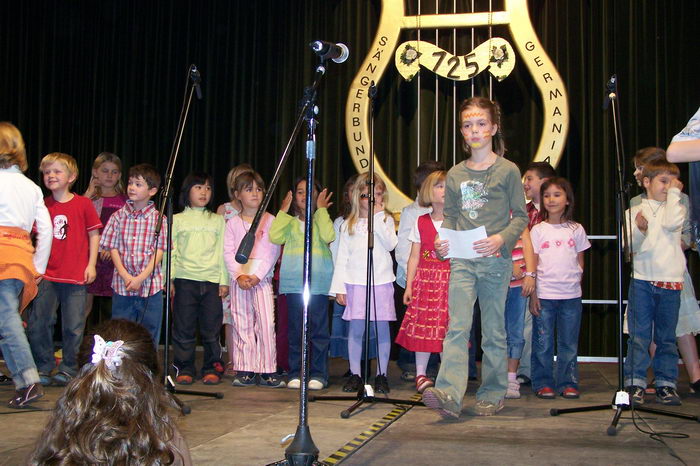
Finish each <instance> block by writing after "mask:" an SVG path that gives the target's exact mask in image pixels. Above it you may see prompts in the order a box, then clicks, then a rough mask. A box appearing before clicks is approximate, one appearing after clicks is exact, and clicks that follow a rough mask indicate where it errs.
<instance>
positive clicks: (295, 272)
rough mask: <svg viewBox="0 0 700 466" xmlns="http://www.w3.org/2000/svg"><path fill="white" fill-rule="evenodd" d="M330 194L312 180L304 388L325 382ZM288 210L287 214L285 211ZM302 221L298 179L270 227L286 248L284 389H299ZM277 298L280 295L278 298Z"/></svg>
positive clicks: (303, 212) (331, 232)
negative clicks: (306, 378) (286, 376)
mask: <svg viewBox="0 0 700 466" xmlns="http://www.w3.org/2000/svg"><path fill="white" fill-rule="evenodd" d="M332 195H333V193H329V192H328V190H327V189H323V190H322V189H321V185H320V184H319V183H318V182H316V183H315V185H314V189H313V193H312V212H310V215H311V216H312V222H313V237H312V238H311V260H312V267H311V277H310V278H311V282H310V283H309V292H310V297H309V301H308V303H309V305H308V329H309V345H310V347H311V354H310V357H311V359H310V370H309V376H310V380H309V381H308V387H309V389H310V390H321V389H322V388H325V387H326V385H327V384H328V344H329V342H330V335H329V332H328V289H329V287H330V284H331V278H333V256H332V255H331V251H330V249H329V248H328V243H330V242H331V241H333V240H334V239H335V231H334V230H333V222H331V218H330V216H329V215H328V207H330V206H331V205H332V204H333V203H332V202H330V198H331V196H332ZM287 212H289V213H287ZM305 218H306V179H305V178H298V179H297V180H296V182H295V183H294V192H293V193H292V191H289V192H288V193H287V195H286V196H285V198H284V200H283V201H282V207H280V211H279V213H278V214H277V216H276V217H275V219H274V220H273V221H272V226H271V227H270V241H272V242H273V243H275V244H280V245H282V244H283V245H284V249H283V251H282V265H281V266H280V279H279V294H280V296H285V297H286V304H287V308H288V310H289V332H288V333H289V382H288V383H287V388H292V389H296V388H299V387H300V386H301V380H300V372H301V370H302V367H301V349H302V345H301V336H302V323H303V310H304V300H303V292H304V290H303V270H304V241H305V236H304V226H305V225H304V221H305ZM278 300H279V297H278Z"/></svg>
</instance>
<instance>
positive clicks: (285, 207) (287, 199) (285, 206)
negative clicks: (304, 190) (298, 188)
mask: <svg viewBox="0 0 700 466" xmlns="http://www.w3.org/2000/svg"><path fill="white" fill-rule="evenodd" d="M291 206H292V192H291V191H288V192H287V195H286V196H284V199H282V205H281V206H280V210H281V211H282V212H285V213H289V208H290V207H291Z"/></svg>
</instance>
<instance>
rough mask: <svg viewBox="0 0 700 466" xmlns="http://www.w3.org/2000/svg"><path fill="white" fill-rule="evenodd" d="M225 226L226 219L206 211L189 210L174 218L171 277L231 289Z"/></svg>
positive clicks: (188, 208)
mask: <svg viewBox="0 0 700 466" xmlns="http://www.w3.org/2000/svg"><path fill="white" fill-rule="evenodd" d="M225 225H226V221H225V220H224V217H222V216H221V215H216V214H215V213H212V212H209V211H207V210H205V209H204V208H198V207H195V208H190V207H185V210H184V212H182V213H179V214H177V215H174V216H173V251H172V267H171V273H170V275H171V277H172V278H173V279H175V278H184V279H187V280H196V281H199V282H211V283H218V284H219V285H223V286H228V285H229V275H228V270H226V264H225V263H224V227H225Z"/></svg>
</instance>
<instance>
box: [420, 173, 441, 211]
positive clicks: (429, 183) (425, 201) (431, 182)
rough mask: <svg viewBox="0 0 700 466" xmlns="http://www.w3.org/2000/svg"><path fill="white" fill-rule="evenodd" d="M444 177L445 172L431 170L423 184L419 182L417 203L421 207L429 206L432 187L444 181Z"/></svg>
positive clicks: (431, 199) (431, 202) (431, 203)
mask: <svg viewBox="0 0 700 466" xmlns="http://www.w3.org/2000/svg"><path fill="white" fill-rule="evenodd" d="M446 178H447V172H446V171H444V170H438V171H436V172H432V173H431V174H430V175H428V177H427V178H426V179H425V180H423V184H421V186H420V190H419V191H418V204H419V205H420V206H421V207H430V206H431V205H433V187H434V186H435V185H436V184H438V183H440V182H441V181H445V179H446Z"/></svg>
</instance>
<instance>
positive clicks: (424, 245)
mask: <svg viewBox="0 0 700 466" xmlns="http://www.w3.org/2000/svg"><path fill="white" fill-rule="evenodd" d="M446 176H447V173H446V172H445V171H436V172H433V173H431V174H430V175H428V177H427V178H426V179H425V181H424V182H423V184H422V186H421V188H420V192H419V193H418V203H419V204H420V205H421V206H422V207H432V208H433V210H432V212H431V213H429V214H425V215H421V216H420V217H418V219H417V220H416V223H415V225H414V226H413V230H412V231H411V233H410V235H409V237H408V239H409V240H410V241H411V243H412V245H411V255H410V256H409V258H408V266H407V273H406V291H405V292H404V295H403V302H404V304H406V305H407V306H408V309H407V310H406V315H405V316H404V318H403V322H402V323H401V329H400V330H399V334H398V336H397V337H396V342H397V343H398V344H400V345H401V346H403V347H404V348H406V349H407V350H409V351H415V352H416V390H418V393H423V390H425V389H426V388H428V387H432V386H433V385H434V382H433V381H432V380H431V379H430V378H428V377H427V376H426V375H425V374H426V369H427V367H428V360H429V359H430V353H440V352H442V340H443V339H444V338H445V333H446V332H447V321H448V313H447V308H448V303H447V290H448V288H449V281H450V261H449V260H445V261H441V260H439V259H438V258H437V256H436V255H435V246H434V241H435V236H436V235H437V231H438V229H439V228H440V226H441V225H442V219H443V215H442V211H443V207H444V206H445V178H446Z"/></svg>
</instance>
